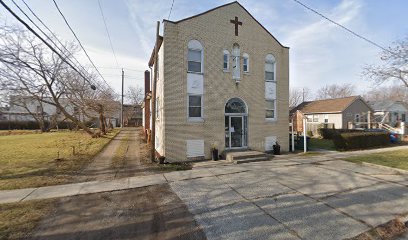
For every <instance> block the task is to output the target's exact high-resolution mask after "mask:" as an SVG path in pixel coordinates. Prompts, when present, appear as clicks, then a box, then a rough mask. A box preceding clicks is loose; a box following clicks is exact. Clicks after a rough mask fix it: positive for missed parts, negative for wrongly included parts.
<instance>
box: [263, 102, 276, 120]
mask: <svg viewBox="0 0 408 240" xmlns="http://www.w3.org/2000/svg"><path fill="white" fill-rule="evenodd" d="M268 101H269V102H270V101H273V106H274V109H270V108H267V104H266V102H268ZM266 111H273V117H266ZM265 119H266V120H267V121H275V120H276V99H265Z"/></svg>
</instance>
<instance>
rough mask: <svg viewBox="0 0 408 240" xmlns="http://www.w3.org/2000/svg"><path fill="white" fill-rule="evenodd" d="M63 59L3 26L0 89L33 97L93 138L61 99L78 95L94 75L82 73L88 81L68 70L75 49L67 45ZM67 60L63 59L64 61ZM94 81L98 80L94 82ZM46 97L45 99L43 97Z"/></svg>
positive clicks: (20, 32) (23, 32) (0, 33)
mask: <svg viewBox="0 0 408 240" xmlns="http://www.w3.org/2000/svg"><path fill="white" fill-rule="evenodd" d="M64 49H68V51H65V52H62V53H61V54H60V55H58V54H55V53H54V52H52V51H51V50H50V49H49V48H47V46H45V44H44V43H42V42H40V41H39V40H37V39H36V38H35V36H33V35H32V34H31V33H29V32H27V31H26V30H23V29H21V28H18V27H14V26H6V25H1V26H0V86H2V90H5V91H7V92H9V93H15V94H16V95H18V94H20V95H23V96H30V97H32V98H34V99H36V100H37V101H40V102H43V103H47V104H50V105H53V106H55V107H56V108H57V109H58V110H59V112H61V113H62V114H63V115H64V116H65V117H66V118H67V119H68V120H70V121H72V122H73V123H74V124H76V125H77V126H79V127H80V128H82V129H84V131H86V132H87V133H89V134H91V135H94V134H95V132H94V131H93V130H91V129H90V128H89V127H87V126H86V124H85V123H84V121H83V119H82V120H81V119H80V118H79V117H78V116H77V115H76V114H75V111H72V109H69V108H68V107H67V106H66V105H64V104H63V103H62V99H64V98H66V97H68V98H71V99H72V96H76V95H77V94H78V88H72V86H79V85H80V84H85V85H88V89H89V88H90V82H89V81H90V80H89V79H92V78H93V77H92V75H91V74H89V72H88V71H82V74H83V75H85V76H86V77H87V80H85V79H84V78H83V77H80V76H79V74H77V73H75V71H74V70H73V69H72V68H71V67H70V66H69V64H68V63H67V62H69V61H71V60H72V59H71V58H72V54H73V53H74V52H75V51H76V49H77V48H76V46H75V45H73V44H67V45H66V46H65V48H64ZM61 56H64V58H61ZM94 80H95V79H94ZM44 96H45V97H44Z"/></svg>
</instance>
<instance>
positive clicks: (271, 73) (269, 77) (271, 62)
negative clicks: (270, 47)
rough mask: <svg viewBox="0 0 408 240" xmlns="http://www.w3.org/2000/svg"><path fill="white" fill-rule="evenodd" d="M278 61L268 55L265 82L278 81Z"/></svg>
mask: <svg viewBox="0 0 408 240" xmlns="http://www.w3.org/2000/svg"><path fill="white" fill-rule="evenodd" d="M275 69H276V60H275V57H274V56H273V55H272V54H268V55H266V58H265V81H267V82H270V81H276V77H275V76H276V71H275Z"/></svg>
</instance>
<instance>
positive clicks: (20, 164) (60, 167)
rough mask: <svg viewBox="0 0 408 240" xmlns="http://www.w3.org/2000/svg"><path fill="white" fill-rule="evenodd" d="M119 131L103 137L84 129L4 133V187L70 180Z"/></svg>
mask: <svg viewBox="0 0 408 240" xmlns="http://www.w3.org/2000/svg"><path fill="white" fill-rule="evenodd" d="M118 131H119V130H114V131H112V132H111V133H109V134H108V135H107V136H105V137H101V138H92V137H91V136H89V135H88V134H86V133H83V132H82V131H78V132H74V131H62V132H52V133H42V134H24V135H9V136H0V153H1V154H0V165H1V168H0V190H5V189H17V188H27V187H39V186H48V185H55V184H61V183H66V182H69V181H70V180H72V179H73V178H74V176H75V174H76V171H77V170H79V169H80V168H82V167H83V166H84V165H85V164H86V163H88V162H89V161H90V160H91V159H92V158H93V156H95V155H96V154H97V153H98V152H99V151H100V150H101V149H102V148H103V147H104V146H105V145H106V144H107V143H108V142H109V141H110V140H111V139H112V137H113V136H115V135H116V134H117V133H118ZM73 147H75V155H73Z"/></svg>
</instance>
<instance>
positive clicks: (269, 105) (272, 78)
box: [265, 54, 278, 120]
mask: <svg viewBox="0 0 408 240" xmlns="http://www.w3.org/2000/svg"><path fill="white" fill-rule="evenodd" d="M275 70H276V60H275V57H274V56H273V55H272V54H268V55H266V57H265V99H266V110H265V111H266V113H265V115H266V119H267V120H276V105H277V104H276V102H277V101H276V96H277V94H278V93H277V88H276V71H275Z"/></svg>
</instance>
